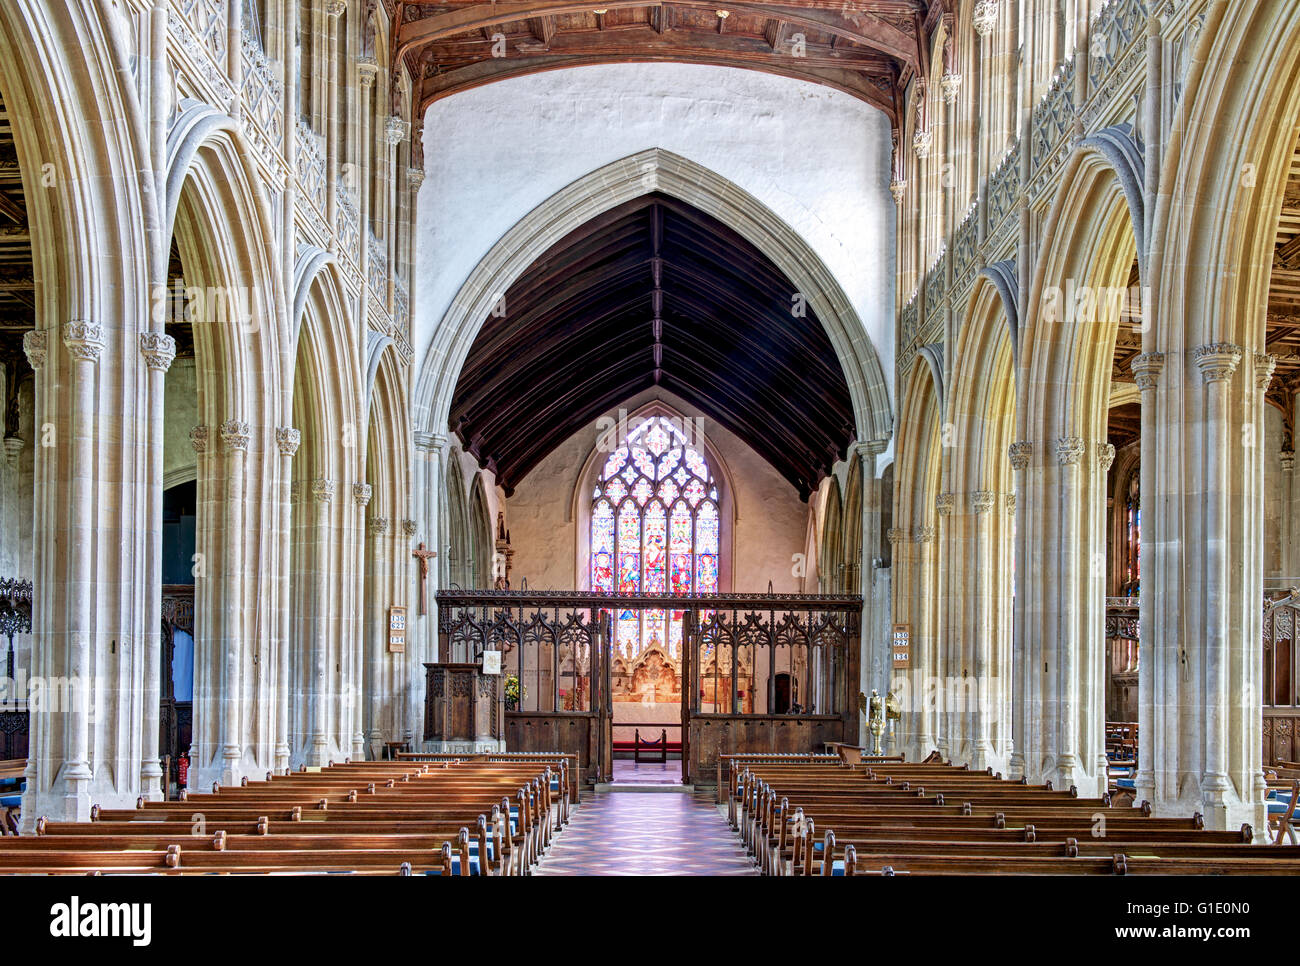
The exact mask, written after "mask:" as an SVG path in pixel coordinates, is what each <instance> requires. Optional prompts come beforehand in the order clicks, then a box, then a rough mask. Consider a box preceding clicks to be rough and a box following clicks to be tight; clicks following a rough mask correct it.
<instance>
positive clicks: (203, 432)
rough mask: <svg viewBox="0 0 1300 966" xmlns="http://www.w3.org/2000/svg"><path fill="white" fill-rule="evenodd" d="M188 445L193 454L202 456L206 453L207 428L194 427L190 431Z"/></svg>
mask: <svg viewBox="0 0 1300 966" xmlns="http://www.w3.org/2000/svg"><path fill="white" fill-rule="evenodd" d="M190 445H191V446H193V447H194V452H196V453H198V454H200V455H202V454H203V453H206V452H207V451H208V427H206V426H195V427H194V428H193V429H191V430H190Z"/></svg>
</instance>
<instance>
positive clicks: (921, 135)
mask: <svg viewBox="0 0 1300 966" xmlns="http://www.w3.org/2000/svg"><path fill="white" fill-rule="evenodd" d="M932 147H934V133H933V132H931V131H928V130H926V131H917V132H916V133H915V134H913V135H912V150H914V151H915V152H916V156H917V157H918V158H920V159H921V160H922V161H924V160H925V159H926V158H928V157H929V156H930V149H931V148H932Z"/></svg>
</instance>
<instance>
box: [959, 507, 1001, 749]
mask: <svg viewBox="0 0 1300 966" xmlns="http://www.w3.org/2000/svg"><path fill="white" fill-rule="evenodd" d="M995 496H996V494H994V493H993V492H992V491H990V490H977V491H976V492H974V493H972V494H971V497H970V508H971V512H972V513H974V514H975V547H974V556H973V561H972V562H973V564H974V578H975V580H974V583H975V626H974V628H973V630H974V634H973V635H972V637H971V644H972V645H973V653H974V667H973V668H971V671H972V672H973V673H974V675H975V694H974V695H971V694H970V691H969V690H964V691H963V693H964V695H965V696H966V698H967V700H969V699H971V698H972V697H973V698H974V700H975V702H976V706H975V708H974V709H972V710H971V711H970V712H969V713H968V714H967V715H966V718H967V720H968V721H970V723H971V732H970V733H971V759H970V766H971V768H972V769H975V770H978V771H983V770H984V769H985V768H988V767H990V765H992V763H993V757H994V754H995V752H994V749H993V742H992V741H991V739H990V735H989V715H990V714H992V713H995V712H996V710H997V709H996V708H995V707H994V706H992V705H991V704H990V700H991V699H992V697H993V693H994V692H993V688H992V687H991V684H992V682H991V681H990V680H989V663H990V662H989V653H990V651H991V650H992V649H993V648H994V646H995V642H994V631H993V575H994V569H993V535H992V520H993V514H992V512H991V511H992V510H993V502H994V498H995Z"/></svg>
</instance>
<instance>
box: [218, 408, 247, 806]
mask: <svg viewBox="0 0 1300 966" xmlns="http://www.w3.org/2000/svg"><path fill="white" fill-rule="evenodd" d="M250 438H251V431H250V429H249V425H248V423H246V422H244V421H243V420H242V419H228V420H226V421H225V422H224V423H222V424H221V439H222V442H223V443H225V447H226V506H225V526H224V530H225V534H224V536H225V550H226V552H225V554H224V559H223V560H222V562H221V566H222V571H221V581H222V584H223V588H222V594H221V603H222V615H221V622H222V625H223V627H224V630H225V633H224V635H222V636H221V637H219V638H218V639H219V640H222V641H223V644H224V649H223V651H222V658H223V659H224V664H225V677H224V680H223V681H222V687H223V689H224V690H223V691H222V696H221V707H222V714H223V718H224V720H223V721H222V728H221V734H222V748H221V779H220V781H221V784H222V785H237V784H238V783H239V779H240V778H241V777H242V776H241V774H240V770H241V769H240V760H241V759H242V757H243V734H242V728H241V715H240V708H241V707H242V704H243V698H244V693H243V688H244V682H243V680H242V679H241V676H240V670H241V666H242V661H243V656H244V628H243V621H244V609H243V603H242V601H241V599H240V598H241V595H240V592H239V590H240V585H241V584H242V583H243V581H244V579H245V574H244V544H243V538H244V462H245V460H246V459H247V454H248V443H249V440H250Z"/></svg>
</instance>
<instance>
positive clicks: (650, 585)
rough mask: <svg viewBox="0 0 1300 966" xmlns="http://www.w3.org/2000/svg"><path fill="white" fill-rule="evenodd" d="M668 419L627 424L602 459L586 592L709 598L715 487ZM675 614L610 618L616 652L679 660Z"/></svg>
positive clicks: (714, 578) (713, 588)
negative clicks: (657, 653)
mask: <svg viewBox="0 0 1300 966" xmlns="http://www.w3.org/2000/svg"><path fill="white" fill-rule="evenodd" d="M693 442H694V441H693V440H692V439H690V438H688V436H687V435H686V433H685V432H683V427H681V426H680V425H679V424H678V422H677V421H676V420H672V419H668V418H665V417H663V416H656V417H652V418H651V419H648V420H644V421H642V422H641V423H640V424H637V425H634V426H633V427H632V428H631V429H630V431H629V432H628V436H627V439H625V440H624V441H623V443H622V445H621V446H620V447H619V448H618V449H617V450H615V451H614V452H612V453H611V454H610V455H609V456H608V457H607V458H606V460H605V464H604V467H603V469H602V470H601V474H600V480H599V482H598V484H597V486H596V487H595V490H594V494H593V497H592V511H591V562H590V567H591V588H592V590H595V591H600V592H603V593H612V592H614V591H615V590H617V592H618V593H620V594H637V593H647V594H674V595H677V596H681V595H684V594H691V593H704V594H716V593H717V592H718V566H719V564H718V559H719V558H718V555H719V548H720V539H719V538H720V534H719V531H718V527H719V513H718V487H717V483H716V482H715V481H714V479H713V474H712V473H711V472H710V470H709V464H708V460H707V459H705V457H704V454H703V452H702V451H701V450H700V449H698V448H696V447H695V446H693V445H692V444H693ZM683 616H684V612H683V611H680V610H648V611H643V612H641V614H639V615H638V613H637V612H636V611H632V610H622V611H619V612H618V620H617V631H616V636H617V646H618V649H619V650H620V651H622V652H623V653H624V654H625V655H626V656H627V657H629V658H632V657H635V656H636V655H638V654H640V653H641V652H643V651H645V650H647V649H648V648H651V647H658V648H661V649H663V650H666V651H667V652H668V654H669V655H670V656H672V657H674V658H676V657H680V654H681V645H682V619H683Z"/></svg>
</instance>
